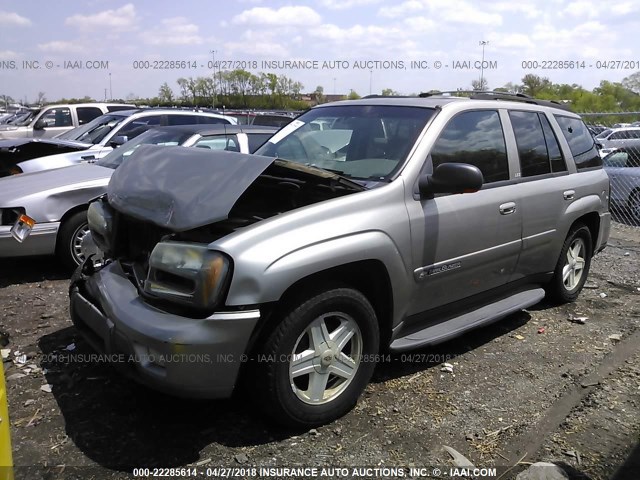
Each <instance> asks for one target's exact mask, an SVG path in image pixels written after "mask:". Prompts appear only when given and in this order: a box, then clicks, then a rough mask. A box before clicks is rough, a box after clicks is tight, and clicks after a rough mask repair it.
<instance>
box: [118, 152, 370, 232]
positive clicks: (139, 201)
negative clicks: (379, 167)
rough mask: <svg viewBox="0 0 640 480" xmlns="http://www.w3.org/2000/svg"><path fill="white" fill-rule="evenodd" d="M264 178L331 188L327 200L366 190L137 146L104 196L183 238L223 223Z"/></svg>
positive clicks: (292, 169) (252, 161)
mask: <svg viewBox="0 0 640 480" xmlns="http://www.w3.org/2000/svg"><path fill="white" fill-rule="evenodd" d="M263 174H264V178H267V177H272V178H275V179H276V180H275V181H276V182H279V183H281V184H288V185H289V187H290V186H291V183H292V181H291V179H298V180H305V179H306V180H311V181H312V182H313V183H317V184H324V185H330V186H332V187H335V188H325V189H324V191H325V193H324V196H323V198H325V199H326V198H330V197H332V196H337V195H341V194H344V192H349V193H351V192H359V191H362V190H366V188H365V187H363V186H362V185H358V184H356V183H354V182H351V181H350V180H347V179H345V178H343V177H341V176H340V175H337V174H335V173H332V172H328V171H326V170H321V169H318V168H315V167H308V166H305V165H301V164H298V163H295V162H290V161H287V160H281V159H275V158H271V157H263V156H259V155H250V154H245V153H234V152H227V151H215V150H208V149H202V148H197V147H195V148H193V147H192V148H186V147H163V146H157V145H141V146H140V147H138V148H137V149H136V150H135V151H134V153H133V154H132V155H131V156H130V157H129V158H128V159H127V160H126V161H125V162H123V164H122V165H121V166H120V167H119V168H118V169H117V170H116V171H115V173H114V174H113V176H112V177H111V181H110V182H109V187H108V188H107V196H108V200H109V203H110V204H111V205H112V206H113V207H114V208H116V209H117V210H118V211H120V212H122V213H124V214H126V215H129V216H131V217H134V218H137V219H138V220H143V221H147V222H151V223H153V224H155V225H158V226H160V227H164V228H167V229H169V230H172V231H175V232H182V231H186V230H191V229H194V228H198V227H202V226H204V225H209V224H212V223H215V222H219V221H222V220H225V219H227V218H228V217H229V212H230V211H231V209H232V208H233V207H234V205H235V204H236V202H238V199H239V198H240V197H241V196H242V195H243V194H244V193H245V191H246V190H247V189H249V187H250V186H251V185H252V184H253V183H254V182H255V180H256V179H257V178H258V177H260V176H261V175H263ZM336 185H337V187H336ZM334 190H335V192H336V193H333V192H334ZM265 200H268V199H265ZM317 201H320V200H317Z"/></svg>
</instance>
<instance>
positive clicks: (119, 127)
mask: <svg viewBox="0 0 640 480" xmlns="http://www.w3.org/2000/svg"><path fill="white" fill-rule="evenodd" d="M236 123H237V121H236V119H235V118H233V117H230V116H225V115H219V114H216V113H206V112H196V111H187V110H179V109H137V110H120V111H116V112H111V113H108V114H106V115H102V116H100V117H98V118H95V119H94V120H92V121H91V122H89V123H87V124H86V125H83V126H81V127H78V128H74V129H72V130H69V131H68V132H65V133H62V134H60V135H58V136H56V137H55V138H51V139H44V140H41V139H33V138H32V139H27V138H24V139H15V140H0V177H3V176H8V175H15V174H18V173H23V172H35V171H38V170H47V169H51V168H59V167H64V166H68V165H73V164H77V163H81V162H87V161H90V160H96V159H99V158H102V157H104V156H105V155H107V154H108V153H109V152H110V151H111V150H113V148H114V147H117V146H119V145H122V144H123V143H125V142H127V141H129V140H132V139H134V138H135V137H136V136H138V135H139V134H141V133H142V132H144V131H146V130H148V129H149V128H151V127H154V126H170V125H215V124H228V125H233V124H236Z"/></svg>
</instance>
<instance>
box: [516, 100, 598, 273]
mask: <svg viewBox="0 0 640 480" xmlns="http://www.w3.org/2000/svg"><path fill="white" fill-rule="evenodd" d="M563 118H566V119H567V120H570V121H571V124H567V125H565V127H564V128H565V129H566V130H567V135H569V136H571V138H576V136H577V135H580V136H581V137H580V139H582V135H583V134H584V135H585V137H584V139H587V136H588V139H590V147H591V146H593V152H592V154H593V155H595V156H598V154H597V152H596V151H595V146H594V142H593V138H592V137H591V135H590V134H589V132H588V130H587V128H586V127H585V126H584V124H582V122H581V121H580V120H579V119H571V118H570V117H563ZM509 119H510V122H511V127H512V129H513V134H514V136H515V141H516V145H517V151H518V160H519V161H518V165H519V169H520V171H519V172H517V173H516V175H517V176H518V177H519V178H520V181H519V197H520V200H519V203H520V205H521V211H522V254H521V255H520V260H519V262H518V267H517V269H516V272H515V274H514V276H513V277H512V280H520V279H522V278H525V277H531V276H533V275H536V274H541V273H546V272H551V271H553V269H554V268H555V265H556V263H557V261H558V257H557V253H559V248H560V247H561V246H562V242H563V241H564V236H565V235H566V232H564V231H562V229H564V228H565V223H566V221H565V219H566V212H567V209H568V208H569V206H570V205H571V204H572V203H573V202H574V201H576V200H577V199H578V198H579V197H580V194H581V193H580V188H579V184H578V183H577V182H578V179H577V177H576V175H575V174H570V172H569V169H568V167H567V161H566V159H565V157H564V154H563V152H562V149H561V147H560V144H561V141H560V137H559V136H560V135H563V134H562V133H561V132H562V127H561V129H560V130H561V131H558V129H557V128H555V129H554V128H553V123H555V122H554V117H549V116H547V115H546V114H545V113H543V112H537V111H524V110H523V111H515V110H514V111H510V112H509ZM574 121H575V122H577V123H576V124H575V125H573V123H574ZM580 125H581V128H582V129H584V132H581V131H580V132H579V131H578V130H579V126H580ZM584 139H582V140H584ZM588 139H587V140H588ZM572 141H574V140H572Z"/></svg>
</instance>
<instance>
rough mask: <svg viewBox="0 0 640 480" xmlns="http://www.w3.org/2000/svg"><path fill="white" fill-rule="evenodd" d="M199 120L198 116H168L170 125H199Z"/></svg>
mask: <svg viewBox="0 0 640 480" xmlns="http://www.w3.org/2000/svg"><path fill="white" fill-rule="evenodd" d="M198 118H199V117H197V116H196V115H167V124H168V125H197V124H198Z"/></svg>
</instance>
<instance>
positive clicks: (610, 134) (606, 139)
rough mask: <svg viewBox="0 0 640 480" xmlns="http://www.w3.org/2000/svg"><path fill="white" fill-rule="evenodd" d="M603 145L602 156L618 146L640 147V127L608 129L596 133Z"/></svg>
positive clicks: (598, 140)
mask: <svg viewBox="0 0 640 480" xmlns="http://www.w3.org/2000/svg"><path fill="white" fill-rule="evenodd" d="M596 142H598V143H599V144H600V145H601V149H600V156H601V157H603V158H604V157H605V156H607V155H608V154H610V153H611V152H613V151H614V150H615V149H617V148H622V147H634V148H640V127H622V128H611V129H606V130H604V131H602V132H600V133H599V134H598V135H596Z"/></svg>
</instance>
